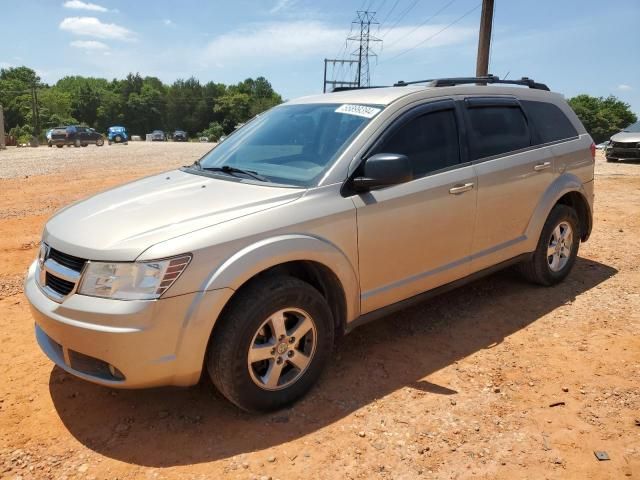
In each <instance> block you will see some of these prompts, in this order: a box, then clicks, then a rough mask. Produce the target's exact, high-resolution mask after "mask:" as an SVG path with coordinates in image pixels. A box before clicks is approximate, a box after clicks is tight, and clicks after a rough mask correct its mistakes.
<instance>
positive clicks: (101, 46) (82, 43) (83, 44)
mask: <svg viewBox="0 0 640 480" xmlns="http://www.w3.org/2000/svg"><path fill="white" fill-rule="evenodd" d="M69 45H71V46H72V47H75V48H82V49H84V50H108V49H109V45H107V44H106V43H102V42H98V41H97V40H74V41H73V42H71V43H70V44H69Z"/></svg>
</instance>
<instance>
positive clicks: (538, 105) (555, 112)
mask: <svg viewBox="0 0 640 480" xmlns="http://www.w3.org/2000/svg"><path fill="white" fill-rule="evenodd" d="M522 106H523V107H524V109H525V111H526V112H527V117H528V118H529V121H531V123H533V126H534V128H535V135H534V142H535V143H536V144H541V143H549V142H557V141H558V140H565V139H567V138H573V137H577V136H578V132H577V131H576V129H575V128H574V127H573V125H572V124H571V122H570V121H569V119H568V118H567V117H566V115H565V114H564V113H562V110H560V109H559V108H558V107H557V106H556V105H554V104H553V103H546V102H534V101H531V100H524V101H523V102H522Z"/></svg>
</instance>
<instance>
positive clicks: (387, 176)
mask: <svg viewBox="0 0 640 480" xmlns="http://www.w3.org/2000/svg"><path fill="white" fill-rule="evenodd" d="M411 180H413V169H412V168H411V162H410V161H409V157H407V156H406V155H400V154H397V153H377V154H375V155H373V156H371V157H369V158H367V159H366V160H365V162H364V175H363V176H360V177H355V178H354V179H353V180H352V184H353V188H354V190H355V191H357V192H366V191H368V190H372V189H374V188H380V187H388V186H390V185H397V184H399V183H405V182H409V181H411Z"/></svg>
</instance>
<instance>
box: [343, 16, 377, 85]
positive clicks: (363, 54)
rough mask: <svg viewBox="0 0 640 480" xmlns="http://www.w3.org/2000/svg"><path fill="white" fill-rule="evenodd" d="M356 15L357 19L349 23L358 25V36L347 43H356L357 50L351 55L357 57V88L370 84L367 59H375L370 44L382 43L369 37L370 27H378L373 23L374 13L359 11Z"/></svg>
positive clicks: (375, 38)
mask: <svg viewBox="0 0 640 480" xmlns="http://www.w3.org/2000/svg"><path fill="white" fill-rule="evenodd" d="M357 14H358V18H357V19H356V20H354V21H353V22H351V23H352V24H353V25H360V35H356V36H353V37H349V38H347V41H350V42H357V43H358V48H357V49H356V50H355V51H354V52H352V54H351V55H355V56H357V57H358V75H357V76H356V82H358V87H368V86H369V85H370V84H371V72H370V71H369V57H377V55H376V54H375V53H374V52H372V51H371V43H376V42H382V40H381V39H379V38H377V37H374V36H372V35H371V25H378V22H376V21H375V16H376V12H368V11H361V10H359V11H358V12H357Z"/></svg>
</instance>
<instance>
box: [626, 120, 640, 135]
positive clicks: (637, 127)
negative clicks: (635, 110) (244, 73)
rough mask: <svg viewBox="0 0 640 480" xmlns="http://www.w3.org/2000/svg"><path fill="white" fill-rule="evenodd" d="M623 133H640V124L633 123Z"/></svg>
mask: <svg viewBox="0 0 640 480" xmlns="http://www.w3.org/2000/svg"><path fill="white" fill-rule="evenodd" d="M623 132H633V133H640V122H636V123H632V124H631V125H629V126H628V127H627V128H625V129H624V130H623Z"/></svg>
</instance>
